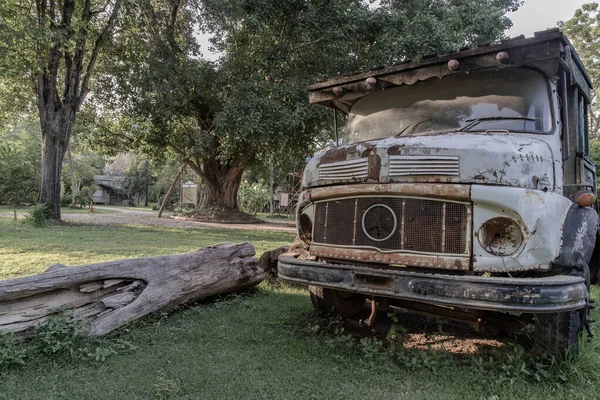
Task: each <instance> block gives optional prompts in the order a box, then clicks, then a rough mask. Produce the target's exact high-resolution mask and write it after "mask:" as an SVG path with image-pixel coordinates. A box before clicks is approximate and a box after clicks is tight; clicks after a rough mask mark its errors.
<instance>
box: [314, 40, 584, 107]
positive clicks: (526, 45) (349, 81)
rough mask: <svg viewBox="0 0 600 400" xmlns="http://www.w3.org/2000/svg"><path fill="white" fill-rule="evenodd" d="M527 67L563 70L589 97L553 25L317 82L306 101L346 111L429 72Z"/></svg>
mask: <svg viewBox="0 0 600 400" xmlns="http://www.w3.org/2000/svg"><path fill="white" fill-rule="evenodd" d="M525 66H526V67H529V68H535V69H537V70H539V71H541V72H542V73H544V74H545V75H546V76H547V77H553V76H557V75H558V73H559V70H561V69H562V70H564V71H566V72H567V75H568V76H569V82H570V84H571V85H577V86H578V87H579V88H580V89H581V91H582V92H583V94H584V95H585V96H586V97H587V98H588V100H589V96H590V89H591V87H592V83H591V80H590V78H589V76H588V74H587V72H586V70H585V68H584V66H583V63H582V62H581V59H580V58H579V56H578V55H577V52H576V51H575V49H574V48H573V45H572V44H571V42H570V41H569V39H568V38H567V37H566V36H565V35H564V34H563V33H562V32H561V31H560V30H559V29H557V28H555V29H549V30H546V31H541V32H535V34H534V36H533V37H531V38H525V37H524V36H519V37H516V38H513V39H507V40H504V41H502V42H500V43H497V44H492V45H487V46H481V47H476V48H470V49H463V50H461V51H458V52H455V53H450V54H445V55H435V56H425V57H423V59H421V60H419V61H412V60H406V61H404V62H401V63H399V64H396V65H393V66H391V67H385V68H377V69H372V70H369V71H367V72H362V73H358V74H353V75H347V76H340V77H337V78H333V79H329V80H327V81H325V82H320V83H315V84H312V85H310V86H308V92H309V101H310V103H316V104H321V105H324V106H326V107H330V108H333V109H337V110H340V111H342V112H344V113H348V111H349V110H350V107H351V106H352V104H354V102H355V101H356V100H358V99H359V98H361V97H364V96H367V95H369V94H370V93H373V92H374V91H377V90H385V89H390V88H393V87H396V86H401V85H412V84H414V83H416V82H418V81H423V80H426V79H430V78H433V77H437V78H440V79H441V78H443V77H444V76H447V75H450V74H458V73H470V72H473V71H480V70H500V69H502V68H517V67H525Z"/></svg>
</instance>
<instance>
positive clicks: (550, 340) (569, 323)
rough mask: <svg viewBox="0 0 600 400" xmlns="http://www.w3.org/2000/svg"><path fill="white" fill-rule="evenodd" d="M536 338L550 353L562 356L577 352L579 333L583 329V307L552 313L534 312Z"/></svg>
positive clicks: (573, 354)
mask: <svg viewBox="0 0 600 400" xmlns="http://www.w3.org/2000/svg"><path fill="white" fill-rule="evenodd" d="M535 317H536V320H537V321H536V323H535V324H536V326H535V328H536V329H535V331H536V339H537V340H538V341H539V344H540V345H541V347H542V348H543V349H544V350H546V351H548V352H549V353H550V354H552V355H555V356H559V357H563V356H564V355H565V354H567V355H568V356H575V355H577V353H578V352H579V334H580V333H581V331H582V330H583V318H585V309H584V308H581V309H579V310H573V311H568V312H562V313H553V314H536V315H535Z"/></svg>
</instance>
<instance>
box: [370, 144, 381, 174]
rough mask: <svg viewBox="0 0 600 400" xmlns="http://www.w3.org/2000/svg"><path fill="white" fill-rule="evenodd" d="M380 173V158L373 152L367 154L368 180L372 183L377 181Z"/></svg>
mask: <svg viewBox="0 0 600 400" xmlns="http://www.w3.org/2000/svg"><path fill="white" fill-rule="evenodd" d="M380 172H381V157H379V156H378V155H377V153H376V152H375V150H373V151H372V152H371V154H369V175H368V179H369V180H372V181H379V174H380Z"/></svg>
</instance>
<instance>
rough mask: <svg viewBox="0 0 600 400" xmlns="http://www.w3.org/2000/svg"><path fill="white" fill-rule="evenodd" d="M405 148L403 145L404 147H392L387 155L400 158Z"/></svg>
mask: <svg viewBox="0 0 600 400" xmlns="http://www.w3.org/2000/svg"><path fill="white" fill-rule="evenodd" d="M403 147H404V146H403V145H402V146H392V147H390V148H389V149H388V151H387V153H388V154H389V155H390V156H399V155H401V154H402V148H403Z"/></svg>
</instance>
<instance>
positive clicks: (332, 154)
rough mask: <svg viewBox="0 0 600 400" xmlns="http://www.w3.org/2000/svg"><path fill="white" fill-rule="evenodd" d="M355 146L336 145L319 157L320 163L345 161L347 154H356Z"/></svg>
mask: <svg viewBox="0 0 600 400" xmlns="http://www.w3.org/2000/svg"><path fill="white" fill-rule="evenodd" d="M356 150H357V146H356V145H353V146H347V147H336V148H334V149H331V150H328V151H327V152H326V153H325V154H323V157H321V164H330V163H334V162H338V161H346V160H347V159H348V154H356Z"/></svg>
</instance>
